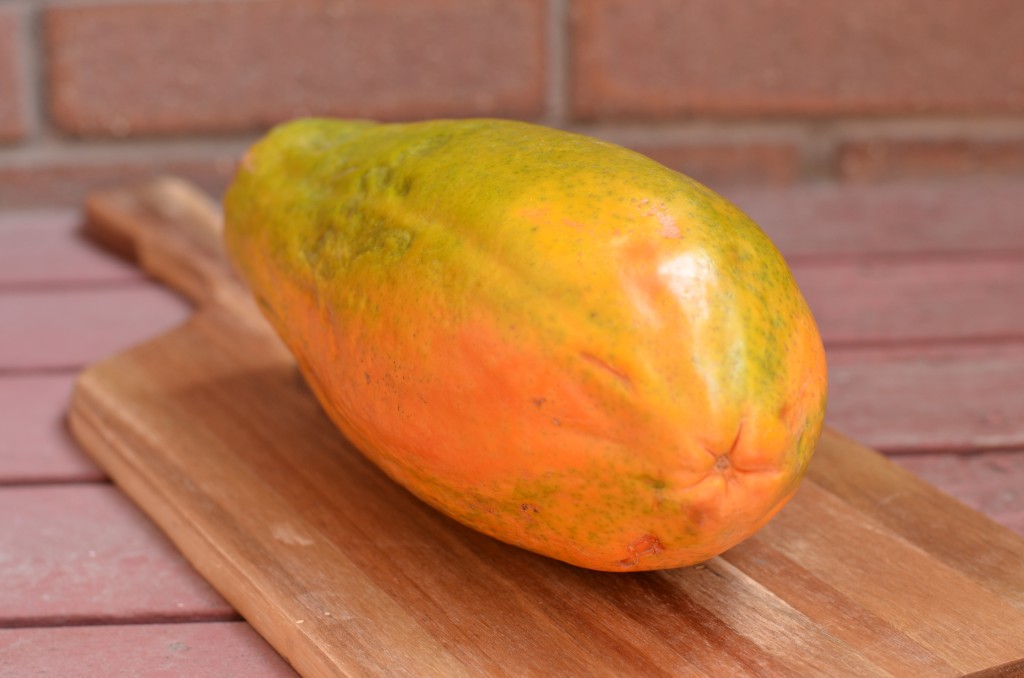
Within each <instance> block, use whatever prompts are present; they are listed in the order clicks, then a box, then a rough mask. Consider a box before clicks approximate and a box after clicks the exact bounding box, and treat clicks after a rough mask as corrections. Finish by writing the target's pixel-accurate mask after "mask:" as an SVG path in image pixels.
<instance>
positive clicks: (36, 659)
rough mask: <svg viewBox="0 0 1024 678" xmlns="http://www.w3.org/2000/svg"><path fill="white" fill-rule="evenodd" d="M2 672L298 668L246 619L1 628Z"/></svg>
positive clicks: (249, 677)
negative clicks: (132, 624)
mask: <svg viewBox="0 0 1024 678" xmlns="http://www.w3.org/2000/svg"><path fill="white" fill-rule="evenodd" d="M0 675H3V676H189V678H229V677H234V678H286V677H291V676H295V675H296V674H295V672H294V670H292V668H291V667H289V666H288V664H286V663H285V662H284V660H283V659H281V657H280V656H279V655H278V654H277V653H276V652H274V650H273V649H272V648H271V647H270V646H269V645H267V644H266V642H265V641H264V640H263V639H262V638H260V637H259V636H258V635H257V634H256V632H254V631H253V630H252V628H251V627H250V626H249V625H248V624H245V623H243V622H219V623H216V622H214V623H196V624H145V625H139V626H78V627H65V628H24V629H0Z"/></svg>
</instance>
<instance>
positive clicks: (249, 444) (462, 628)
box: [71, 194, 1024, 676]
mask: <svg viewBox="0 0 1024 678" xmlns="http://www.w3.org/2000/svg"><path fill="white" fill-rule="evenodd" d="M133 200H135V198H133V196H131V195H124V194H120V195H119V196H118V198H117V199H116V200H111V201H110V203H109V204H108V207H110V210H111V211H113V212H117V213H120V214H121V217H123V218H118V219H114V220H112V221H111V222H110V223H111V224H112V225H113V226H114V227H115V228H117V229H118V232H119V233H121V234H127V235H129V236H130V237H141V238H142V241H141V242H142V245H143V246H142V247H140V248H139V251H140V260H141V261H142V262H143V263H144V265H145V266H146V267H147V270H150V271H154V272H155V274H156V275H159V276H160V277H161V278H162V279H164V280H167V281H170V282H171V283H172V284H174V285H176V286H178V287H179V288H180V289H183V290H185V291H186V292H187V293H188V295H189V296H190V298H192V299H194V300H196V301H197V302H199V303H200V304H201V306H202V309H201V310H200V311H199V312H198V313H197V314H196V315H195V316H194V317H193V319H192V320H191V321H190V322H189V323H188V324H186V325H185V326H184V327H181V328H178V329H176V330H173V331H171V332H169V333H167V334H165V335H163V336H161V337H160V338H158V339H156V340H154V341H151V342H149V343H147V344H144V345H142V346H139V347H137V348H135V349H132V350H131V351H128V352H126V353H124V354H121V355H119V356H116V357H113V358H111V359H108V360H106V361H103V362H102V363H100V364H98V365H95V366H93V367H91V368H90V369H89V370H87V371H86V372H85V373H84V374H83V375H82V377H81V378H80V380H79V382H78V386H77V388H76V390H75V396H74V400H73V403H72V409H71V423H72V427H73V430H74V432H75V434H76V436H77V437H78V438H79V439H80V440H81V441H82V442H83V444H85V445H86V446H87V447H88V448H89V449H90V450H91V451H92V453H93V454H94V455H95V456H96V457H97V459H98V460H99V461H100V463H101V464H102V466H103V467H104V468H105V469H106V470H107V471H108V472H109V473H110V475H111V477H113V478H114V479H115V481H116V482H118V483H119V484H120V486H121V487H123V488H124V490H125V491H126V492H127V493H128V494H129V495H130V496H131V497H132V498H133V499H134V500H135V501H136V502H138V503H139V504H140V505H141V506H142V507H143V508H144V509H145V510H146V512H147V513H148V514H149V515H150V516H151V517H152V518H153V519H154V520H155V521H156V522H157V523H158V524H159V525H160V526H161V527H162V528H163V529H164V530H165V532H166V533H167V534H169V535H170V536H171V538H172V539H173V540H174V542H175V544H176V545H177V546H178V547H179V548H180V549H181V550H182V551H183V552H184V553H185V554H186V555H187V556H188V557H189V559H190V560H191V561H192V562H193V563H194V564H195V565H196V567H197V568H198V569H199V570H200V572H201V573H202V574H203V575H204V576H205V577H207V578H208V579H209V580H210V581H211V582H213V583H214V584H215V585H216V586H217V588H218V590H220V591H221V592H222V593H223V594H224V595H225V596H226V598H227V599H228V600H230V601H231V602H232V603H233V604H234V605H235V606H236V608H237V609H238V610H239V611H240V612H242V613H243V614H244V615H245V617H246V618H247V619H248V620H249V621H250V622H251V623H252V624H253V625H254V627H255V628H256V629H257V630H259V631H260V632H261V633H262V634H263V635H264V636H265V637H266V638H267V639H268V640H270V642H271V643H272V644H273V645H274V646H275V647H276V648H277V649H278V650H279V651H280V652H281V653H282V654H284V655H285V656H286V657H287V658H288V659H289V660H290V661H291V662H292V663H293V664H294V665H295V666H296V667H297V668H299V670H301V671H303V672H305V673H309V674H310V675H337V674H345V673H357V672H359V673H365V672H376V673H383V672H392V673H394V672H407V673H410V674H415V675H446V676H447V675H479V674H485V673H504V674H531V673H539V672H545V673H549V674H557V675H604V674H608V675H623V674H633V673H641V674H652V675H678V674H691V673H701V674H708V675H734V674H738V673H776V674H792V675H806V674H827V675H858V676H861V675H889V674H893V673H895V674H898V675H940V676H941V675H959V674H961V673H964V672H968V671H973V670H978V669H984V668H987V667H991V666H994V665H998V664H1003V663H1006V662H1010V661H1016V660H1019V659H1020V658H1021V657H1024V571H1022V570H1021V568H1019V567H1014V566H1013V564H1014V563H1016V564H1018V565H1019V563H1021V562H1024V540H1021V539H1020V538H1019V537H1017V536H1016V535H1014V534H1012V533H1011V532H1009V531H1007V530H1005V529H1003V528H1000V527H999V526H997V525H995V524H993V523H991V522H990V521H988V520H987V519H985V518H984V517H983V516H981V515H980V514H977V513H976V512H974V511H971V510H970V509H968V508H966V507H963V506H962V505H959V504H957V503H956V502H953V501H951V500H949V499H948V498H946V497H944V496H943V495H941V493H939V492H937V491H936V490H934V488H931V487H930V486H927V485H926V484H924V483H922V482H920V481H918V480H916V479H914V478H913V477H912V476H911V475H910V474H908V473H906V472H904V471H902V470H900V469H899V468H898V467H896V466H894V465H893V464H891V463H888V462H886V461H885V460H884V459H882V458H881V457H880V456H878V455H877V454H875V453H873V452H871V451H870V450H867V449H866V448H863V447H862V446H859V445H857V444H855V443H852V442H851V441H848V440H846V439H844V438H842V437H841V436H838V435H836V434H834V433H831V432H829V433H827V434H826V436H825V437H824V438H823V441H822V444H821V445H820V446H819V449H818V452H817V453H816V456H815V459H814V461H813V462H812V466H811V470H810V474H809V479H808V481H806V482H805V484H804V485H803V486H802V488H801V490H800V492H799V493H798V494H797V496H796V498H795V499H794V500H793V501H792V502H791V503H790V505H789V506H788V507H787V508H786V509H784V510H783V511H782V513H780V515H779V516H778V517H777V518H776V519H775V520H774V521H773V522H772V523H771V524H770V525H769V526H768V528H767V529H766V530H764V531H763V532H762V533H760V534H759V535H758V536H757V537H755V538H754V539H753V540H750V541H748V542H746V543H744V544H741V545H740V546H738V547H736V548H735V549H733V550H732V551H730V552H729V553H728V554H726V555H725V556H724V557H719V558H716V559H712V560H711V561H709V562H708V563H706V564H705V565H703V566H699V567H692V568H682V569H678V570H672V571H663V572H654V573H644V574H639V575H634V576H621V575H615V574H608V573H598V572H591V571H586V570H582V569H579V568H574V567H571V566H568V565H565V564H562V563H558V562H555V561H552V560H549V559H545V558H542V557H539V556H536V555H533V554H530V553H527V552H524V551H522V550H520V549H515V548H512V547H509V546H506V545H503V544H501V543H498V542H496V541H494V540H492V539H489V538H487V537H485V536H483V535H480V534H478V533H476V532H473V531H472V530H469V529H466V528H464V527H462V526H460V525H458V524H456V523H454V522H453V521H451V520H449V519H447V518H445V517H443V516H441V515H440V514H438V513H436V512H435V511H433V510H431V509H429V508H428V507H426V506H425V505H424V504H422V503H421V502H419V501H418V500H416V499H415V498H414V497H412V496H411V495H410V494H409V493H408V492H406V491H404V490H403V489H401V488H399V487H398V486H396V485H395V484H393V483H392V482H391V481H390V480H388V479H387V477H386V476H385V475H384V474H383V473H381V472H380V471H379V470H377V469H376V468H375V467H373V466H372V465H371V464H370V463H369V462H368V461H367V460H366V459H364V458H363V457H362V456H361V455H359V454H358V453H357V452H356V451H355V450H354V449H353V448H352V447H351V446H350V445H349V444H348V443H347V442H346V441H345V440H344V439H343V438H342V437H341V436H340V435H339V434H338V433H337V432H336V430H335V429H334V427H333V426H332V425H331V424H330V422H329V421H328V420H327V419H326V417H325V416H324V415H323V413H322V411H321V410H320V408H319V407H318V406H317V405H316V403H315V401H314V400H313V398H312V396H311V395H310V393H309V391H308V390H307V389H306V388H305V386H304V385H303V384H302V382H301V380H300V379H299V378H298V376H297V371H296V367H295V365H294V362H293V360H292V358H291V356H290V355H288V353H287V352H286V351H285V350H284V349H283V347H282V346H281V345H280V342H279V341H278V340H277V339H276V338H275V337H273V336H272V334H271V333H270V332H269V330H268V328H267V327H266V325H265V323H263V322H262V321H261V320H260V319H259V317H258V314H256V312H255V309H254V305H253V304H252V303H251V301H249V300H248V299H247V298H246V297H244V296H243V295H241V294H239V293H238V292H239V291H238V289H237V288H236V287H235V286H234V283H233V282H232V281H231V280H230V278H228V277H227V272H226V269H225V267H224V264H223V262H222V261H218V258H217V255H216V253H215V251H214V250H213V249H211V248H206V247H202V248H200V247H198V246H197V248H196V251H195V255H194V256H187V251H188V250H189V247H190V244H189V243H190V242H191V240H190V238H191V236H188V235H185V234H183V233H175V232H173V227H174V226H175V222H174V221H173V220H166V219H163V220H161V218H159V215H157V216H156V217H154V216H153V215H152V213H150V212H147V211H146V210H142V212H143V213H144V214H143V215H142V216H141V217H140V219H139V220H135V219H133V218H131V214H134V213H135V211H136V205H135V203H134V202H133ZM101 212H102V210H99V209H98V208H97V206H96V204H93V205H92V213H93V214H94V215H99V214H101ZM172 212H173V210H172ZM146 214H149V216H146ZM200 221H201V222H202V223H203V224H208V225H212V224H213V222H214V221H215V217H213V216H209V218H203V219H201V220H200ZM195 225H196V224H193V226H195ZM124 226H127V228H125V229H122V227H124ZM151 226H152V227H155V228H156V230H155V231H154V232H149V228H150V227H151ZM165 228H171V229H172V232H165V231H164V230H163V229H165ZM207 234H208V233H207ZM200 242H203V243H215V242H216V240H215V239H211V238H207V237H205V236H204V237H203V238H200ZM164 253H166V254H167V257H164V256H162V255H163V254H164ZM232 290H234V292H232ZM982 545H983V546H982ZM982 550H983V551H984V553H983V554H980V555H979V551H982ZM794 564H795V565H796V569H795V570H794V569H793V565H794ZM787 571H793V576H790V577H786V576H780V573H783V572H787ZM300 622H301V623H300ZM694 648H700V649H701V650H702V651H699V652H695V651H694Z"/></svg>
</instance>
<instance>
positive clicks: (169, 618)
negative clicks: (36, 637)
mask: <svg viewBox="0 0 1024 678" xmlns="http://www.w3.org/2000/svg"><path fill="white" fill-rule="evenodd" d="M241 621H245V620H244V619H243V618H242V616H241V615H240V614H238V613H237V612H235V613H232V614H226V613H222V612H215V613H211V614H203V613H198V614H182V615H172V614H168V615H166V616H164V615H159V614H140V615H126V616H124V617H101V616H98V615H74V616H67V617H61V616H53V617H26V618H23V619H0V630H8V629H49V628H67V627H75V626H152V625H159V624H215V623H223V622H241Z"/></svg>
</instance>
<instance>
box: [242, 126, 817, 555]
mask: <svg viewBox="0 0 1024 678" xmlns="http://www.w3.org/2000/svg"><path fill="white" fill-rule="evenodd" d="M225 242H226V247H227V250H228V252H229V256H230V258H231V260H232V261H233V262H234V264H235V266H236V268H237V269H238V270H239V272H240V274H241V276H242V277H243V278H244V279H245V280H246V281H247V282H248V284H249V286H250V287H251V289H252V291H253V293H254V295H255V297H256V300H257V302H258V304H259V306H260V307H261V308H262V309H263V312H264V313H265V315H266V317H267V319H268V320H269V322H270V323H271V324H272V325H273V327H274V328H275V329H276V331H277V332H278V333H279V335H280V336H281V338H282V339H283V341H284V343H285V344H287V346H288V347H289V349H290V350H291V351H292V352H293V353H294V355H295V358H296V361H297V363H298V365H299V367H300V369H301V371H302V373H303V375H304V376H305V378H306V380H307V381H308V383H309V385H310V388H311V389H312V391H313V392H314V393H315V395H316V397H317V398H318V399H319V401H320V403H321V404H322V406H323V409H324V410H325V411H326V413H327V414H328V416H329V417H330V418H331V419H332V420H333V421H334V422H335V424H336V425H337V427H338V428H340V430H341V432H342V433H344V435H345V436H346V437H347V438H348V439H349V440H350V441H351V442H352V443H353V444H354V445H355V446H356V447H357V448H358V449H359V450H360V451H361V452H362V453H363V454H364V455H365V456H367V457H368V458H369V459H370V460H371V461H372V462H374V463H375V464H376V465H377V466H378V467H380V468H381V469H382V470H383V471H384V472H385V473H386V474H388V475H389V476H390V477H391V478H392V479H394V480H395V481H397V482H398V483H400V484H401V485H403V486H404V487H405V488H407V489H408V490H409V491H411V492H412V493H413V494H415V495H416V496H417V497H419V498H421V499H422V500H423V501H425V502H427V503H428V504H430V505H432V506H434V507H435V508H437V509H438V510H440V511H441V512H443V513H444V514H447V515H448V516H450V517H451V518H454V519H455V520H457V521H460V522H461V523H464V524H465V525H468V526H470V527H472V528H474V529H476V530H478V531H480V532H483V533H485V534H488V535H491V536H492V537H495V538H497V539H499V540H502V541H504V542H507V543H510V544H514V545H517V546H519V547H522V548H525V549H529V550H531V551H534V552H537V553H540V554H544V555H546V556H550V557H552V558H556V559H560V560H563V561H565V562H568V563H572V564H574V565H578V566H582V567H586V568H591V569H596V570H605V571H611V572H623V571H641V570H652V569H662V568H672V567H680V566H686V565H690V564H694V563H698V562H700V561H703V560H706V559H709V558H711V557H713V556H715V555H716V554H719V553H721V552H722V551H724V550H726V549H728V548H730V547H732V546H733V545H735V544H737V543H739V542H740V541H741V540H743V539H745V538H746V537H748V536H750V535H751V534H753V533H754V532H755V531H757V530H758V529H759V528H761V527H762V526H763V525H764V524H765V523H766V522H767V521H768V520H769V519H770V518H771V517H772V516H773V515H774V514H775V513H776V512H777V511H778V510H779V509H780V508H781V507H782V506H783V505H784V504H785V503H786V501H787V500H788V499H789V498H790V497H791V496H792V495H793V493H794V492H795V491H796V488H797V485H798V483H799V481H800V479H801V476H802V475H803V473H804V471H805V469H806V468H807V465H808V462H809V460H810V458H811V455H812V453H813V450H814V448H815V445H816V442H817V440H818V437H819V435H820V432H821V428H822V420H823V418H824V410H825V400H826V365H825V353H824V349H823V347H822V342H821V338H820V336H819V333H818V329H817V327H816V325H815V321H814V319H813V317H812V315H811V312H810V311H809V309H808V306H807V304H806V302H805V300H804V298H803V297H802V295H801V293H800V290H799V289H798V287H797V285H796V283H795V282H794V280H793V277H792V274H791V272H790V270H789V268H788V267H787V265H786V263H785V261H784V259H783V257H782V256H781V255H780V253H779V252H778V250H777V249H776V248H775V247H774V246H773V244H772V243H771V241H770V240H769V239H768V237H767V236H765V234H764V233H763V232H762V231H761V230H760V229H759V228H758V227H757V226H756V225H755V224H754V223H753V222H752V221H751V220H750V219H749V218H748V217H747V216H745V215H744V214H743V213H742V212H741V211H740V210H739V209H737V208H736V207H734V206H733V205H732V204H730V203H729V202H727V201H726V200H725V199H723V198H722V197H720V196H718V195H717V194H715V193H714V192H712V191H711V190H709V189H708V188H706V187H704V186H702V185H701V184H699V183H697V182H696V181H694V180H692V179H690V178H688V177H686V176H684V175H682V174H679V173H677V172H675V171H672V170H670V169H667V168H666V167H664V166H662V165H659V164H658V163H656V162H654V161H652V160H650V159H648V158H647V157H644V156H643V155H640V154H638V153H634V152H632V151H629V150H627V149H624V148H621V147H619V146H616V145H613V144H610V143H606V142H604V141H600V140H596V139H592V138H587V137H585V136H581V135H576V134H571V133H567V132H563V131H558V130H554V129H549V128H545V127H542V126H537V125H531V124H526V123H521V122H514V121H502V120H488V119H475V120H460V121H452V120H436V121H424V122H416V123H405V124H401V123H392V124H377V123H374V122H370V121H345V120H330V119H303V120H296V121H292V122H288V123H285V124H283V125H280V126H278V127H277V128H275V129H273V130H271V131H270V132H269V133H268V134H267V135H266V136H265V137H264V138H263V139H261V140H259V141H258V142H257V143H256V144H255V145H254V146H253V147H252V148H251V149H250V150H249V151H248V152H247V153H246V154H245V156H244V158H243V159H242V160H241V162H240V163H239V168H238V170H237V173H236V176H235V178H234V179H233V181H232V184H231V186H230V187H229V190H228V192H227V194H226V196H225Z"/></svg>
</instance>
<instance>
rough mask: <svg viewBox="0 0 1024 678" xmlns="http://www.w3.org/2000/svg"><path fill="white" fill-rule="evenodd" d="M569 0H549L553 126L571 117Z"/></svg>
mask: <svg viewBox="0 0 1024 678" xmlns="http://www.w3.org/2000/svg"><path fill="white" fill-rule="evenodd" d="M569 21H570V18H569V0H548V31H547V36H546V39H547V63H546V66H547V99H548V101H547V111H546V113H547V118H548V121H547V122H548V124H549V125H551V126H553V127H562V126H564V125H566V124H567V123H568V120H569V111H568V109H569V103H568V99H569V85H570V80H569V79H570V77H571V75H570V73H569V49H570V41H571V35H570V27H569Z"/></svg>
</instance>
